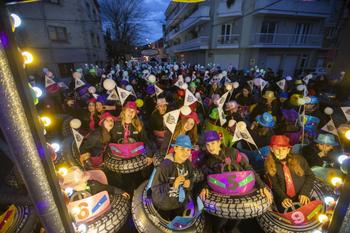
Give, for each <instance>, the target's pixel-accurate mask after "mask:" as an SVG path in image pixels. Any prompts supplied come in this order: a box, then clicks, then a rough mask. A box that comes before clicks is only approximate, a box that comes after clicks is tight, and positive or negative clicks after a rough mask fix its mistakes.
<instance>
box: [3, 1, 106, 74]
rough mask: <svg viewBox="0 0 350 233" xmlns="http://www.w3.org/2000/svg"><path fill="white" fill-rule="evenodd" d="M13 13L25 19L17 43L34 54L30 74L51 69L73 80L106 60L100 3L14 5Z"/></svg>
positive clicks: (11, 9)
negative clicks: (76, 73)
mask: <svg viewBox="0 0 350 233" xmlns="http://www.w3.org/2000/svg"><path fill="white" fill-rule="evenodd" d="M9 11H10V12H11V13H16V14H17V15H19V16H20V17H21V19H22V25H21V26H20V27H19V28H17V29H16V32H15V33H16V40H17V42H18V44H19V46H20V48H21V49H22V50H24V49H25V50H28V51H30V52H31V53H32V54H33V55H34V57H35V61H34V63H33V64H31V65H29V66H28V68H27V69H28V70H29V73H33V74H35V73H37V74H40V73H41V70H42V68H43V67H47V68H49V69H50V70H52V71H53V72H54V74H55V75H56V76H61V77H67V76H71V71H72V70H74V69H75V68H77V67H80V66H82V65H84V64H101V63H102V62H103V61H105V59H106V52H105V44H104V38H103V33H102V27H101V20H100V13H99V6H98V3H97V0H69V1H68V0H45V1H33V2H31V3H26V4H16V5H10V6H9Z"/></svg>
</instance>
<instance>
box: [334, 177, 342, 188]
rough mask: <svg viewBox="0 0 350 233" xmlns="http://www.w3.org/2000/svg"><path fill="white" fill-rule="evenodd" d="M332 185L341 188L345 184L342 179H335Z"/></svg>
mask: <svg viewBox="0 0 350 233" xmlns="http://www.w3.org/2000/svg"><path fill="white" fill-rule="evenodd" d="M331 183H332V185H333V186H336V187H337V186H339V185H341V184H343V180H342V179H341V178H340V177H337V176H336V177H333V178H332V180H331Z"/></svg>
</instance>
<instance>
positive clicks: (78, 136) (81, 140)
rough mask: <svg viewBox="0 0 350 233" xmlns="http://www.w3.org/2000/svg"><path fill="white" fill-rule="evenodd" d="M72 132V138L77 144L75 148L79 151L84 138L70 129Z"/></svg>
mask: <svg viewBox="0 0 350 233" xmlns="http://www.w3.org/2000/svg"><path fill="white" fill-rule="evenodd" d="M72 132H73V137H74V140H75V143H76V144H77V147H78V150H79V148H80V146H81V143H82V142H83V139H84V137H83V135H81V134H80V133H79V132H78V131H77V130H75V129H73V128H72Z"/></svg>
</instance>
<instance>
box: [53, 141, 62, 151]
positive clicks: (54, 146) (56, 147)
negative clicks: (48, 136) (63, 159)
mask: <svg viewBox="0 0 350 233" xmlns="http://www.w3.org/2000/svg"><path fill="white" fill-rule="evenodd" d="M51 146H52V148H53V150H54V151H55V152H59V151H60V149H61V146H60V144H58V143H57V142H54V143H52V144H51Z"/></svg>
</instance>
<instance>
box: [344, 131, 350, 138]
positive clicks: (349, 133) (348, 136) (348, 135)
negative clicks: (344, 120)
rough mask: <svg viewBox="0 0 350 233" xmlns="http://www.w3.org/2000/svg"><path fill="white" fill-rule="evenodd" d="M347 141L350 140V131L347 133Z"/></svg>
mask: <svg viewBox="0 0 350 233" xmlns="http://www.w3.org/2000/svg"><path fill="white" fill-rule="evenodd" d="M345 137H346V139H348V140H350V130H348V131H346V132H345Z"/></svg>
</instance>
